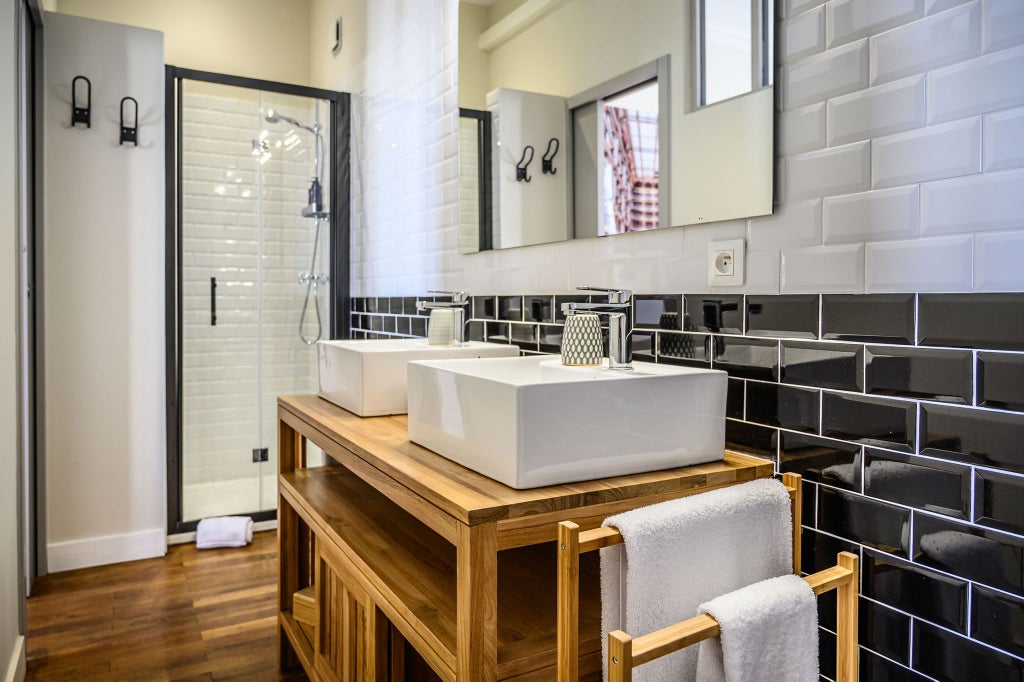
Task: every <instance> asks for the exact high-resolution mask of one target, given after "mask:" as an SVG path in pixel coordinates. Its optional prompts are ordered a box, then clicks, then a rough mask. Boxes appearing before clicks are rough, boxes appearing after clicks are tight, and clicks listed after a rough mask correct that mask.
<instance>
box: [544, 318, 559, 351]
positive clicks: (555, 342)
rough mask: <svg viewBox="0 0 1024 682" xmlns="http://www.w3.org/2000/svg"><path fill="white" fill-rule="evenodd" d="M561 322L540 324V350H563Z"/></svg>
mask: <svg viewBox="0 0 1024 682" xmlns="http://www.w3.org/2000/svg"><path fill="white" fill-rule="evenodd" d="M563 329H564V327H563V326H562V325H560V324H542V325H541V326H540V350H541V351H542V352H544V353H561V352H562V330H563Z"/></svg>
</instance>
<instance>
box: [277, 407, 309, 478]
mask: <svg viewBox="0 0 1024 682" xmlns="http://www.w3.org/2000/svg"><path fill="white" fill-rule="evenodd" d="M305 466H306V440H305V439H304V438H303V437H302V436H301V435H300V434H299V432H298V431H296V430H295V429H293V428H292V427H291V426H289V425H288V424H287V423H286V422H285V421H284V420H283V419H280V420H278V422H277V470H278V472H280V473H282V474H289V473H291V472H293V471H295V470H296V469H301V468H303V467H305Z"/></svg>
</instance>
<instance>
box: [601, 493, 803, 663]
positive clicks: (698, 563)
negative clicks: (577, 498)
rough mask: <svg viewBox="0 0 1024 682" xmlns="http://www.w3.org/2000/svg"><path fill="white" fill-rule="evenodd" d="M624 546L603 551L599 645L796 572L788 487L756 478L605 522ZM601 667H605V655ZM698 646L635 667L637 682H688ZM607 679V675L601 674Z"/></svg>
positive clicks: (687, 615)
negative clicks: (618, 534) (622, 633)
mask: <svg viewBox="0 0 1024 682" xmlns="http://www.w3.org/2000/svg"><path fill="white" fill-rule="evenodd" d="M604 525H606V526H614V527H616V528H618V529H619V531H620V532H621V533H622V537H623V544H622V545H616V546H614V547H607V548H605V549H602V550H601V608H602V613H601V629H602V636H601V640H602V642H603V643H604V644H603V646H605V647H607V643H608V632H610V631H612V630H623V631H625V632H627V633H629V634H630V635H631V636H633V637H637V636H639V635H644V634H647V633H649V632H653V631H654V630H658V629H660V628H663V627H666V626H668V625H672V624H673V623H677V622H679V621H682V620H686V619H687V618H690V617H692V616H693V615H694V614H695V613H697V607H698V606H699V605H700V604H702V603H704V602H705V601H708V600H709V599H714V598H715V597H717V596H719V595H722V594H725V593H727V592H731V591H733V590H737V589H739V588H741V587H745V586H747V585H750V584H752V583H756V582H759V581H761V580H765V579H767V578H774V577H777V576H780V575H785V574H787V573H791V572H792V570H793V554H792V552H793V549H792V547H793V535H792V528H793V521H792V517H791V512H790V499H789V494H788V493H787V491H786V487H785V486H784V485H782V483H780V482H779V481H776V480H774V479H760V480H757V481H751V482H749V483H744V484H741V485H735V486H729V487H727V488H722V489H720V490H713V491H711V492H707V493H701V494H699V495H694V496H692V497H684V498H681V499H678V500H671V501H669V502H662V503H660V504H655V505H651V506H649V507H641V508H639V509H634V510H632V511H628V512H625V513H623V514H619V515H617V516H612V517H610V518H608V519H605V522H604ZM603 658H604V660H605V662H606V665H607V660H608V657H607V651H605V655H604V657H603ZM696 671H697V650H696V647H687V648H686V649H683V650H682V651H679V652H677V653H674V654H672V655H670V656H665V657H663V658H660V659H657V660H655V661H652V662H650V663H647V664H645V665H643V666H640V667H638V668H637V669H636V670H635V671H634V674H633V679H634V680H636V682H644V681H645V680H651V681H659V682H660V681H661V680H693V679H694V678H695V675H696ZM605 674H606V675H607V670H606V671H605Z"/></svg>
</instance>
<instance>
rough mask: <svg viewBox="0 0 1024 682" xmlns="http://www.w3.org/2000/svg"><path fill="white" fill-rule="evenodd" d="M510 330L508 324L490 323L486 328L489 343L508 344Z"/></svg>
mask: <svg viewBox="0 0 1024 682" xmlns="http://www.w3.org/2000/svg"><path fill="white" fill-rule="evenodd" d="M508 328H509V324H508V322H488V323H487V326H486V330H487V341H490V342H491V343H508V342H509V337H508V334H509V330H508Z"/></svg>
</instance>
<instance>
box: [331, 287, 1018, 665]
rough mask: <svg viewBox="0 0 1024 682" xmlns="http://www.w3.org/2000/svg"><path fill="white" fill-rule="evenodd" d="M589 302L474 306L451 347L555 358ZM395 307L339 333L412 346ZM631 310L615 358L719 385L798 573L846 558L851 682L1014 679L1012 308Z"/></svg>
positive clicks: (687, 303) (390, 302)
mask: <svg viewBox="0 0 1024 682" xmlns="http://www.w3.org/2000/svg"><path fill="white" fill-rule="evenodd" d="M427 298H428V299H429V297H427ZM591 300H594V301H601V300H604V298H603V297H601V296H599V295H596V294H595V295H593V296H591V295H586V294H570V295H546V294H544V295H536V294H524V295H521V296H520V295H512V296H510V295H500V296H497V295H483V296H474V297H473V299H472V305H471V306H470V307H469V308H467V314H468V315H470V316H471V319H470V320H468V321H467V328H466V333H467V338H470V339H475V340H484V339H486V340H489V341H493V342H496V343H518V344H520V347H521V349H522V350H523V352H524V353H535V352H537V351H539V352H541V353H557V352H558V351H559V348H560V345H561V336H562V325H563V323H564V319H565V317H564V315H563V314H562V313H561V304H562V303H564V302H569V301H576V302H587V301H591ZM415 302H416V298H415V297H402V298H394V297H389V298H373V297H371V298H356V299H353V301H352V307H351V310H352V327H353V337H354V338H387V337H407V336H411V337H422V336H425V335H426V322H427V319H426V317H425V315H424V314H422V313H416V311H415ZM634 304H635V305H634V308H633V317H634V324H635V328H636V331H635V332H634V338H633V347H634V356H635V360H637V361H641V362H658V363H665V364H673V365H679V366H684V367H705V368H713V369H721V370H725V371H726V372H727V373H728V374H729V392H728V400H727V407H726V447H727V448H729V449H733V450H738V451H741V452H746V453H748V454H753V455H757V456H761V457H766V458H769V459H771V460H772V461H773V462H775V464H776V469H777V470H778V471H779V472H787V471H793V472H797V473H800V474H802V475H803V477H804V486H803V487H804V505H803V531H802V538H803V559H802V566H801V570H802V571H803V572H804V573H811V572H814V571H817V570H821V569H823V568H827V567H828V566H831V565H833V564H834V563H835V556H836V553H837V552H840V551H850V552H854V553H855V554H858V555H859V556H860V557H861V582H862V594H863V596H862V598H861V608H860V619H861V624H860V633H861V679H863V680H913V681H918V680H927V679H935V680H1003V679H1006V680H1016V681H1017V682H1021V681H1022V680H1024V293H1015V294H955V295H953V294H878V295H833V294H825V295H821V296H818V295H799V296H752V295H751V296H744V295H740V294H727V295H725V294H685V293H682V294H679V293H672V292H660V293H658V292H655V293H650V294H647V293H643V294H639V295H637V296H636V297H635V300H634ZM402 318H408V319H402ZM388 330H393V331H388ZM829 606H833V607H834V600H833V601H830V602H827V603H823V604H822V609H823V610H822V611H821V612H822V614H823V616H822V619H821V623H820V625H821V628H822V630H821V633H822V643H823V646H824V647H825V649H823V651H822V658H821V664H822V672H823V673H824V674H826V675H827V674H828V672H827V671H828V670H830V669H833V668H834V665H835V663H834V651H832V650H829V649H830V647H834V646H835V635H834V630H835V623H834V613H833V614H832V615H829V614H827V613H826V611H827V609H828V608H829Z"/></svg>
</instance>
